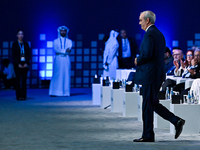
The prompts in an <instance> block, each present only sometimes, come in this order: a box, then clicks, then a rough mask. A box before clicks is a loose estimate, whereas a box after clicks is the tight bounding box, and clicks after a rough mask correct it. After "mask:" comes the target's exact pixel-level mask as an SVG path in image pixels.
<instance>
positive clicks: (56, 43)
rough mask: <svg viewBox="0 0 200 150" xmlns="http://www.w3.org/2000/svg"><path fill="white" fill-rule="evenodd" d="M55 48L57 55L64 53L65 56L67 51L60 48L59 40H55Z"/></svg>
mask: <svg viewBox="0 0 200 150" xmlns="http://www.w3.org/2000/svg"><path fill="white" fill-rule="evenodd" d="M53 48H54V50H55V52H56V53H63V54H64V53H65V51H66V50H64V49H61V48H60V41H59V39H55V40H54V41H53Z"/></svg>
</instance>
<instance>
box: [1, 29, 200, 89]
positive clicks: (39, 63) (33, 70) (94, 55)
mask: <svg viewBox="0 0 200 150" xmlns="http://www.w3.org/2000/svg"><path fill="white" fill-rule="evenodd" d="M38 37H39V38H38V41H39V43H37V44H38V45H43V46H41V47H32V45H31V42H30V41H28V43H29V45H30V48H31V51H32V58H31V64H30V67H29V72H28V78H27V86H28V87H29V88H43V87H48V84H49V81H50V80H51V77H52V74H53V61H54V56H55V52H54V49H53V39H52V41H47V40H46V34H40V35H39V36H38ZM103 37H104V34H98V35H97V39H96V40H93V41H91V44H90V47H88V48H85V47H83V40H82V39H83V35H82V34H77V38H76V40H74V41H73V47H72V51H71V54H70V59H71V87H91V84H92V82H93V77H94V76H95V74H97V75H98V76H101V74H102V73H103V68H102V62H103V59H102V52H101V51H100V49H103V48H104V47H102V43H103V42H102V39H103ZM135 37H136V40H141V35H140V34H136V36H135ZM12 43H13V41H3V42H2V45H1V49H0V61H1V60H2V59H3V58H9V60H11V62H12V54H11V52H12V51H11V48H12ZM100 45H101V46H100ZM193 45H197V46H200V33H195V34H194V40H188V41H187V47H188V49H190V48H191V47H192V46H193ZM172 46H173V47H177V46H179V41H178V40H173V41H172ZM0 68H1V70H2V69H3V66H2V65H1V64H0Z"/></svg>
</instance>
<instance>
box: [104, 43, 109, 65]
mask: <svg viewBox="0 0 200 150" xmlns="http://www.w3.org/2000/svg"><path fill="white" fill-rule="evenodd" d="M108 51H109V47H108V45H105V50H104V52H103V64H105V63H106V62H107V59H108V54H109V53H108Z"/></svg>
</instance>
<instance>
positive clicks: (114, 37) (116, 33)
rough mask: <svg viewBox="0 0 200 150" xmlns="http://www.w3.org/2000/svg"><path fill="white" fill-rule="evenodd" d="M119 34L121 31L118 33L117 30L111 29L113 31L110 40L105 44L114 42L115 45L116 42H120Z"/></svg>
mask: <svg viewBox="0 0 200 150" xmlns="http://www.w3.org/2000/svg"><path fill="white" fill-rule="evenodd" d="M118 35H119V33H118V32H117V31H115V30H111V31H110V36H109V39H108V41H107V42H106V43H105V44H108V43H113V45H114V44H116V43H118V42H117V36H118Z"/></svg>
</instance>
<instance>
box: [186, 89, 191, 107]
mask: <svg viewBox="0 0 200 150" xmlns="http://www.w3.org/2000/svg"><path fill="white" fill-rule="evenodd" d="M190 101H191V96H190V91H188V97H187V103H188V104H190Z"/></svg>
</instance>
